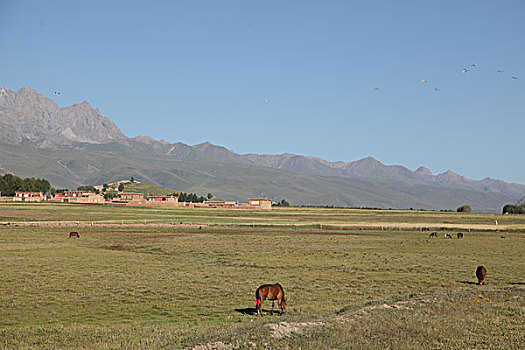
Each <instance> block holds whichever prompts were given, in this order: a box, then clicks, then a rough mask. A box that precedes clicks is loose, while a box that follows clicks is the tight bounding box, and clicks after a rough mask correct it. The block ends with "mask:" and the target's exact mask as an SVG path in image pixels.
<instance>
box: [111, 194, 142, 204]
mask: <svg viewBox="0 0 525 350" xmlns="http://www.w3.org/2000/svg"><path fill="white" fill-rule="evenodd" d="M112 202H113V203H121V204H122V203H124V204H130V205H137V204H143V203H144V193H133V192H122V193H119V194H118V197H116V198H114V199H113V201H112Z"/></svg>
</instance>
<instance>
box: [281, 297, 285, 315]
mask: <svg viewBox="0 0 525 350" xmlns="http://www.w3.org/2000/svg"><path fill="white" fill-rule="evenodd" d="M284 309H286V299H284V298H282V299H281V310H282V311H283V312H284Z"/></svg>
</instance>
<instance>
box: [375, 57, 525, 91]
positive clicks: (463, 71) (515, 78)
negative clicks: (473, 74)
mask: <svg viewBox="0 0 525 350" xmlns="http://www.w3.org/2000/svg"><path fill="white" fill-rule="evenodd" d="M475 67H476V64H475V63H471V64H470V65H469V68H463V69H462V70H461V72H462V73H467V72H470V70H472V69H473V68H475ZM504 72H505V71H504V70H502V69H499V70H498V73H504ZM511 79H512V80H517V79H518V77H517V76H515V75H513V76H511ZM421 83H423V84H426V83H428V80H426V79H421ZM372 90H373V91H379V88H378V87H374V88H372ZM440 90H441V89H440V88H437V87H435V88H434V91H436V92H439V91H440Z"/></svg>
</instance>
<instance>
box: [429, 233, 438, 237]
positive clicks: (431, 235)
mask: <svg viewBox="0 0 525 350" xmlns="http://www.w3.org/2000/svg"><path fill="white" fill-rule="evenodd" d="M432 237H436V238H437V237H438V233H437V232H432V233H431V234H430V236H428V238H432Z"/></svg>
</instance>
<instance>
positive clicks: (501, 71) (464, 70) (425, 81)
mask: <svg viewBox="0 0 525 350" xmlns="http://www.w3.org/2000/svg"><path fill="white" fill-rule="evenodd" d="M469 67H470V68H463V69H462V70H461V72H462V73H467V72H470V70H471V69H473V68H475V67H476V64H475V63H471V64H470V65H469ZM504 72H505V71H504V70H502V69H499V70H498V73H504ZM511 79H513V80H517V79H518V77H517V76H515V75H513V76H511ZM421 83H423V84H426V83H428V80H426V79H421ZM372 90H373V91H379V88H378V87H373V88H372ZM434 91H436V92H439V91H441V89H440V88H437V87H435V88H434ZM55 95H60V91H55ZM264 103H270V99H268V98H265V99H264Z"/></svg>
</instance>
